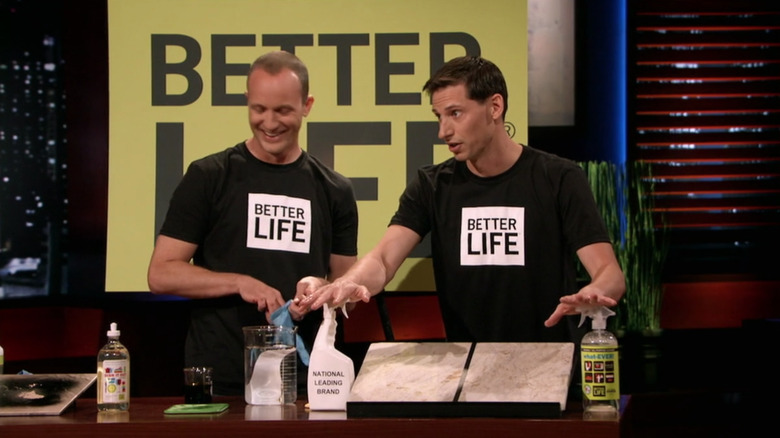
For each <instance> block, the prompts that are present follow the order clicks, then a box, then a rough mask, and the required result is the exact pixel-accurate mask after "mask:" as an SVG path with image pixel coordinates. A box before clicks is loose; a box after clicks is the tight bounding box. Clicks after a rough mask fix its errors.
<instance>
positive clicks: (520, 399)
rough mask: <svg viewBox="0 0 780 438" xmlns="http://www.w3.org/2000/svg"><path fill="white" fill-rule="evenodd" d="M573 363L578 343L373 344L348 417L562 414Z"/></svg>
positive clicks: (348, 404)
mask: <svg viewBox="0 0 780 438" xmlns="http://www.w3.org/2000/svg"><path fill="white" fill-rule="evenodd" d="M472 348H473V353H471V355H470V350H471V349H472ZM573 360H574V344H573V343H476V344H473V345H472V344H471V343H448V342H422V343H420V342H379V343H373V344H371V346H370V347H369V349H368V352H367V353H366V357H365V359H364V361H363V365H362V366H361V368H360V371H359V373H358V375H357V378H356V379H355V383H354V384H353V386H352V390H351V392H350V399H349V401H348V403H347V411H348V413H349V412H350V406H351V407H352V409H353V412H358V409H360V412H361V414H360V415H363V413H365V412H368V413H369V414H370V413H371V409H375V412H382V413H383V414H382V415H385V414H386V413H388V412H390V413H392V412H394V411H399V412H406V413H409V412H410V409H404V408H405V407H409V406H413V408H412V409H414V410H416V411H420V410H423V411H425V410H427V412H436V413H444V415H447V413H448V412H458V413H459V414H458V415H461V413H463V412H468V409H470V408H469V407H467V406H464V405H468V406H472V407H475V408H478V410H479V411H480V412H490V410H489V409H493V408H494V407H499V408H500V409H503V410H504V412H506V413H508V415H515V414H519V415H525V414H528V416H533V415H536V414H537V413H539V414H540V415H542V416H547V415H549V414H550V412H553V415H554V413H555V412H557V413H558V414H559V413H560V412H562V411H563V410H565V409H566V399H567V395H568V388H569V383H570V381H571V376H572V366H573ZM404 405H406V406H404ZM499 405H500V406H499ZM518 406H524V407H522V408H518ZM551 406H554V409H552V410H551V408H550V407H551ZM518 409H520V410H518ZM522 409H525V411H523V410H522Z"/></svg>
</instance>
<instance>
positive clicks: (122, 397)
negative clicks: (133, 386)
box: [97, 322, 130, 411]
mask: <svg viewBox="0 0 780 438" xmlns="http://www.w3.org/2000/svg"><path fill="white" fill-rule="evenodd" d="M119 334H120V331H119V330H117V325H116V323H115V322H112V323H111V329H110V330H109V331H108V332H107V333H106V335H107V336H108V343H107V344H106V345H104V346H103V348H101V349H100V352H98V356H97V383H98V387H97V408H98V411H126V410H127V409H128V408H129V407H130V352H128V351H127V348H125V346H124V345H122V344H121V343H120V342H119Z"/></svg>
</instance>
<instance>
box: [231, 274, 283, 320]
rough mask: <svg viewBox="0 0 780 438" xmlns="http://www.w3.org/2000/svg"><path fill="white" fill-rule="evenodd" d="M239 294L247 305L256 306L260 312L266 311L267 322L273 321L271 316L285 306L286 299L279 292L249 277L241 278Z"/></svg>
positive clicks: (239, 280)
mask: <svg viewBox="0 0 780 438" xmlns="http://www.w3.org/2000/svg"><path fill="white" fill-rule="evenodd" d="M238 293H239V294H240V295H241V299H243V300H244V301H246V302H247V303H253V304H256V305H257V311H258V312H263V311H265V319H266V320H267V321H271V314H272V313H274V311H276V309H278V308H280V307H282V306H284V298H282V294H281V293H280V292H279V291H278V290H276V289H274V288H272V287H271V286H268V285H267V284H265V283H263V282H262V281H260V280H257V279H255V278H253V277H250V276H248V275H241V276H240V277H239V279H238Z"/></svg>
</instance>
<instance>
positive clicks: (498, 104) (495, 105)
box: [490, 93, 505, 120]
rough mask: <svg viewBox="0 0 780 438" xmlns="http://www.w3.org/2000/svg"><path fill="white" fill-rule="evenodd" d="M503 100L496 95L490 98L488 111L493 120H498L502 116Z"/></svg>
mask: <svg viewBox="0 0 780 438" xmlns="http://www.w3.org/2000/svg"><path fill="white" fill-rule="evenodd" d="M504 104H505V102H504V98H503V96H501V95H500V94H498V93H495V94H494V95H492V96H490V111H491V114H490V115H491V116H492V117H493V120H497V119H500V118H501V117H503V116H504Z"/></svg>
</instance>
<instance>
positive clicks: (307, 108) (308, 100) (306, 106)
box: [303, 95, 314, 117]
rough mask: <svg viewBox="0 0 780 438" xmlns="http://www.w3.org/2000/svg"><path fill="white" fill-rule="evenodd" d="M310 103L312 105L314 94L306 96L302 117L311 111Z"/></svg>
mask: <svg viewBox="0 0 780 438" xmlns="http://www.w3.org/2000/svg"><path fill="white" fill-rule="evenodd" d="M312 105H314V96H312V95H309V97H307V98H306V102H304V103H303V116H304V117H306V116H308V115H309V111H311V107H312Z"/></svg>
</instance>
